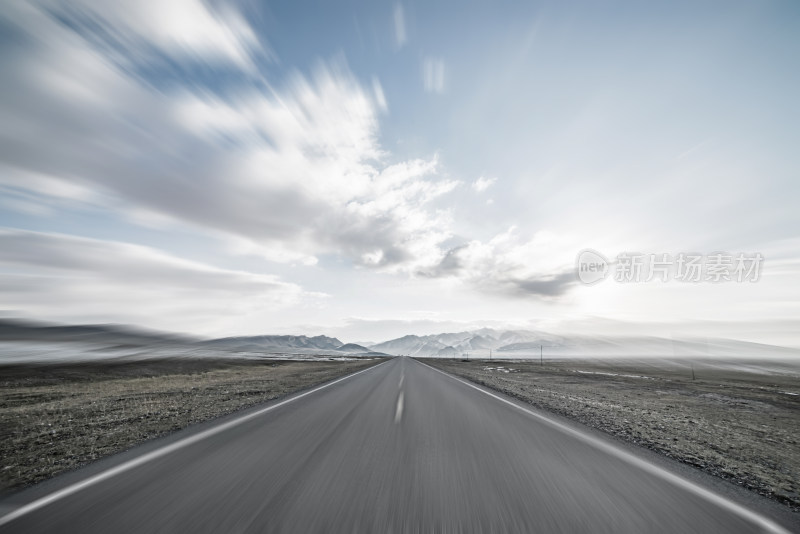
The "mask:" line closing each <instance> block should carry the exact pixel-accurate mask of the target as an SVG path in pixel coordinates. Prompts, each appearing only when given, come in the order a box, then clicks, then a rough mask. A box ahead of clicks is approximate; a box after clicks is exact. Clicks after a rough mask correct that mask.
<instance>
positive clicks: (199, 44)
mask: <svg viewBox="0 0 800 534" xmlns="http://www.w3.org/2000/svg"><path fill="white" fill-rule="evenodd" d="M54 11H55V12H57V13H59V15H61V16H62V17H65V18H67V19H68V20H70V22H71V23H72V24H75V25H76V26H78V27H81V26H82V27H83V28H84V29H86V30H89V31H95V32H97V33H96V34H95V35H94V36H93V37H95V38H97V39H101V40H102V39H104V38H105V37H110V38H111V39H113V43H112V42H107V43H106V44H107V45H112V44H113V45H116V47H115V48H116V51H117V52H118V53H119V52H121V51H122V50H124V52H123V53H122V55H123V56H124V55H126V54H127V57H126V59H128V60H134V61H147V60H150V59H152V57H151V54H152V52H151V50H149V49H148V47H152V48H154V49H156V50H158V51H159V52H160V53H163V54H166V55H169V56H171V57H172V58H173V59H177V60H183V59H192V58H194V59H199V60H202V61H205V62H232V63H233V64H235V65H237V66H238V67H241V68H246V69H248V70H252V69H253V68H254V65H253V63H252V57H251V55H252V53H253V51H254V50H256V49H258V48H262V45H261V43H259V41H258V39H257V37H256V35H255V33H254V32H253V30H252V29H251V28H250V26H249V25H248V24H247V22H246V21H245V20H244V19H243V17H242V16H241V14H239V13H237V12H236V11H234V10H233V9H226V8H224V7H221V6H220V7H215V6H213V5H212V4H209V3H206V2H203V1H202V0H171V1H169V2H162V1H159V0H122V1H116V2H106V1H103V0H77V1H75V2H70V4H69V7H65V6H63V5H58V4H56V5H55V7H54ZM120 45H121V46H120ZM262 51H264V50H263V48H262ZM131 52H135V54H131ZM267 55H269V54H267ZM116 57H117V59H121V56H120V55H117V56H116Z"/></svg>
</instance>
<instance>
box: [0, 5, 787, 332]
mask: <svg viewBox="0 0 800 534" xmlns="http://www.w3.org/2000/svg"><path fill="white" fill-rule="evenodd" d="M798 27H800V5H798V4H797V3H796V2H794V1H793V0H786V1H778V0H764V1H752V0H747V1H737V0H733V1H731V0H725V1H718V2H717V1H687V2H681V1H678V2H663V3H655V2H640V1H623V0H618V1H610V0H609V1H605V0H604V1H596V0H592V1H586V2H561V1H544V2H502V3H498V2H467V3H463V2H458V3H456V2H451V1H444V2H437V3H433V2H402V3H393V2H386V3H384V2H319V3H315V2H305V1H292V2H255V1H242V2H219V1H213V2H203V1H201V0H175V1H170V2H162V1H159V0H121V1H118V2H106V1H104V0H76V1H70V2H61V1H56V0H26V1H18V0H8V1H6V2H3V5H2V7H0V72H2V73H3V75H2V76H1V77H0V314H2V316H6V317H23V318H29V319H38V320H46V321H55V322H65V323H108V322H114V323H129V324H135V325H139V326H143V327H149V328H155V329H162V330H170V331H178V332H185V333H192V334H197V335H201V336H209V337H216V336H224V335H247V334H261V333H306V334H327V335H336V336H339V337H341V338H343V339H344V340H346V341H362V342H365V341H381V340H385V339H388V338H391V337H397V336H401V335H404V334H427V333H435V332H443V331H453V330H464V329H469V328H478V327H483V326H490V327H496V328H528V329H542V330H547V331H552V332H561V333H570V332H575V333H582V334H586V333H588V334H597V335H603V334H607V335H612V334H614V335H616V334H636V335H663V336H675V337H680V336H708V337H717V336H722V337H730V338H735V339H743V340H748V341H757V342H762V343H771V344H780V345H789V346H794V347H800V283H798V280H800V276H799V275H800V215H799V214H800V211H798V209H797V205H798V200H800V158H798V157H797V147H798V146H800V129H799V128H798V122H799V121H800V99H798V98H797V95H798V94H800V64H799V63H798V62H797V58H798V57H800V32H798V31H797V29H798ZM586 249H591V250H593V251H597V252H598V253H600V254H601V256H602V257H603V258H606V259H608V261H609V263H610V265H611V266H612V267H614V268H617V267H619V255H620V254H626V253H634V254H641V255H644V256H643V257H645V258H649V257H650V255H659V256H660V255H662V254H667V255H668V257H669V258H670V260H675V259H676V258H677V257H678V256H679V255H681V254H696V255H701V256H702V257H703V258H704V261H706V262H708V261H709V260H708V258H710V257H712V256H713V255H714V254H719V253H724V254H725V255H726V257H728V256H730V257H731V258H735V257H737V255H740V254H744V255H746V257H748V258H753V257H755V255H756V254H758V255H760V257H761V258H763V261H762V262H760V263H759V265H758V273H757V274H758V276H757V277H755V279H752V278H751V279H750V280H745V281H742V282H739V281H737V280H735V279H733V280H722V281H716V282H715V281H710V280H708V279H706V277H705V274H704V277H703V279H701V280H698V281H694V282H685V281H680V280H677V279H675V276H673V275H674V274H675V271H674V269H675V268H676V267H675V265H676V264H674V263H673V264H672V267H671V269H673V270H671V271H670V279H666V280H659V279H655V280H649V281H645V280H641V281H635V280H634V281H630V280H629V281H627V282H622V281H619V280H617V279H615V278H614V276H608V277H607V278H606V279H604V280H601V281H600V282H599V283H595V284H585V283H583V282H582V281H581V279H580V278H579V277H578V276H577V273H576V268H577V267H576V265H577V263H576V261H577V258H578V255H579V253H580V252H581V251H583V250H586ZM734 278H735V277H734Z"/></svg>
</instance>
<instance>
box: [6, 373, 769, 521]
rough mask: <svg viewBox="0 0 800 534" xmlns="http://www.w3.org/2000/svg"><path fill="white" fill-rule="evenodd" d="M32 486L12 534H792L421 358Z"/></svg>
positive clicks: (10, 508) (16, 509) (14, 511)
mask: <svg viewBox="0 0 800 534" xmlns="http://www.w3.org/2000/svg"><path fill="white" fill-rule="evenodd" d="M181 436H182V437H181ZM62 486H63V485H62ZM53 492H55V493H53ZM33 493H34V494H35V492H33ZM21 495H22V497H17V499H18V500H17V501H13V499H12V502H11V503H10V504H9V502H8V501H7V502H5V503H3V508H2V513H4V514H5V515H4V516H3V517H0V532H54V533H55V532H57V533H63V532H81V533H91V532H103V533H107V532H114V533H125V532H220V533H221V532H301V533H312V532H592V533H597V532H613V533H622V532H635V533H642V532H649V533H653V532H702V533H714V532H720V533H731V532H768V531H773V532H780V531H781V530H780V528H779V527H777V526H776V525H775V524H774V523H771V522H770V521H769V520H767V519H765V518H764V517H763V516H760V515H757V514H755V513H753V512H751V511H749V510H748V509H745V508H741V507H739V506H738V505H735V504H733V503H732V502H731V501H728V500H726V499H724V498H722V497H719V496H718V495H717V494H715V493H711V492H709V491H708V490H705V489H702V488H700V487H699V486H697V485H695V484H694V483H692V482H688V481H686V480H685V479H683V478H679V477H677V476H676V475H674V474H671V473H670V472H669V471H666V470H664V469H663V468H662V467H656V466H655V465H654V464H652V463H649V462H648V461H646V460H642V459H641V458H639V457H638V456H635V455H632V454H631V453H630V452H627V451H626V450H624V449H622V448H620V447H619V446H618V445H615V444H613V442H612V441H611V440H607V439H605V438H602V437H600V438H598V437H597V436H596V435H589V434H586V433H583V431H581V430H575V429H574V428H573V427H569V426H565V425H564V424H563V423H559V422H557V421H555V422H554V421H552V420H549V419H548V416H546V415H543V414H541V413H539V412H535V411H534V410H532V409H530V408H526V407H524V405H522V404H519V403H516V402H515V401H512V400H509V399H508V398H507V397H503V396H502V395H498V394H494V393H488V392H487V391H486V390H482V389H481V388H478V387H477V386H472V385H469V384H468V383H466V382H464V381H461V380H459V379H456V378H454V377H452V376H449V375H446V374H444V373H442V372H440V371H437V370H435V369H433V368H431V367H428V366H426V365H424V364H422V363H419V362H417V361H415V360H412V359H410V358H394V359H392V360H389V361H387V362H386V363H383V364H381V365H378V366H377V367H373V368H370V369H367V370H365V371H362V372H360V373H357V374H355V375H351V376H349V377H346V378H344V379H340V380H338V381H336V382H335V383H331V384H328V385H326V386H324V387H322V388H319V389H315V390H311V391H309V392H306V393H304V394H302V395H300V396H294V397H290V398H289V399H287V400H284V401H281V402H273V403H271V404H269V405H265V407H262V408H259V409H258V410H251V411H250V412H249V413H248V415H247V416H246V417H245V418H244V419H242V418H238V419H237V418H232V419H228V420H226V421H225V422H224V423H222V424H217V425H215V426H211V427H208V428H207V429H206V430H203V431H202V432H201V433H199V434H198V433H197V432H196V431H195V432H194V433H192V431H189V432H184V433H182V434H180V435H179V436H178V438H176V439H175V440H173V441H172V442H170V443H168V444H166V445H162V446H160V447H159V448H156V449H151V450H149V451H145V452H143V453H142V454H141V455H139V456H135V455H134V456H132V457H129V458H128V459H126V460H125V461H124V462H122V463H117V464H116V465H114V464H113V462H112V463H109V467H108V468H106V469H104V470H102V471H100V472H87V475H86V476H85V477H83V478H81V477H80V472H79V473H77V474H76V475H73V476H72V479H71V481H70V482H69V484H67V485H65V486H63V487H59V486H58V484H53V489H52V492H51V493H49V494H47V495H44V496H42V495H34V497H36V499H35V500H33V502H27V503H25V502H19V499H20V498H27V497H25V493H23V494H21ZM37 499H38V500H37ZM9 513H10V514H11V515H8V514H9Z"/></svg>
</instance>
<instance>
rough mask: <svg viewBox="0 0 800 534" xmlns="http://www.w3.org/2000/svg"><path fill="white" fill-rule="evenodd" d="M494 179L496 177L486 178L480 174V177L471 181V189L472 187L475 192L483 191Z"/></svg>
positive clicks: (495, 179)
mask: <svg viewBox="0 0 800 534" xmlns="http://www.w3.org/2000/svg"><path fill="white" fill-rule="evenodd" d="M496 181H497V178H486V177H484V176H481V177H480V178H478V179H477V180H475V181H474V182H472V189H474V190H475V192H477V193H483V192H484V191H486V190H487V189H489V188H490V187H491V186H492V185H493V184H494V183H495V182H496Z"/></svg>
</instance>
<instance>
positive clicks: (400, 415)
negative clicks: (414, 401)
mask: <svg viewBox="0 0 800 534" xmlns="http://www.w3.org/2000/svg"><path fill="white" fill-rule="evenodd" d="M402 418H403V392H402V391H401V392H400V395H398V396H397V409H396V410H395V411H394V424H397V423H399V422H400V419H402Z"/></svg>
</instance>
